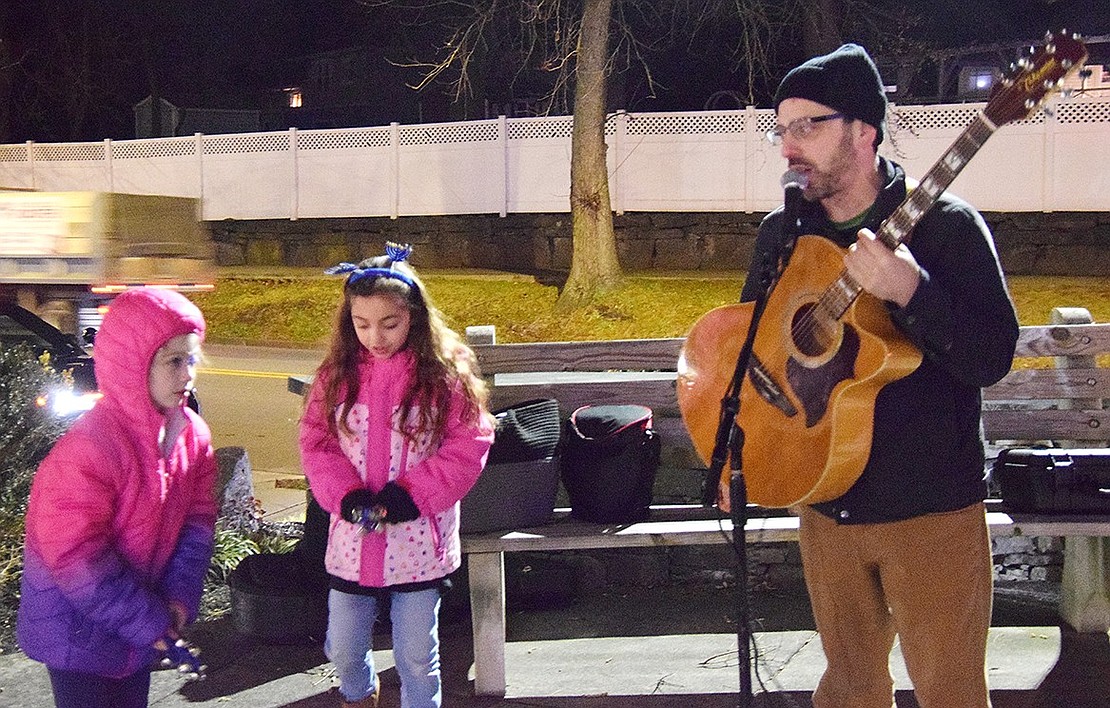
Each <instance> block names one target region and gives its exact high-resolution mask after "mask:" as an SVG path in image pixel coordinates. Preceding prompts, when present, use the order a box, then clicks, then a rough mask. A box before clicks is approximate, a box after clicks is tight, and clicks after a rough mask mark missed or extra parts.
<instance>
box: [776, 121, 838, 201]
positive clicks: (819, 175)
mask: <svg viewBox="0 0 1110 708" xmlns="http://www.w3.org/2000/svg"><path fill="white" fill-rule="evenodd" d="M838 148H839V149H838V150H836V152H834V153H833V155H832V158H831V160H830V162H829V165H828V167H827V168H826V169H823V170H822V169H818V168H817V166H816V165H814V164H812V163H808V162H797V163H793V164H791V165H790V167H791V168H793V167H794V166H795V165H800V166H802V167H804V168H805V169H806V171H807V173H808V176H809V183H808V184H806V188H805V190H804V191H803V192H802V196H804V197H805V198H806V201H810V202H817V201H821V200H822V199H828V198H830V197H833V196H836V195H837V194H838V193H839V192H840V191H841V190H843V189H844V184H845V182H846V181H847V179H846V178H847V176H848V173H849V172H850V171H851V169H852V164H851V158H850V156H851V154H852V137H851V135H850V134H849V133H848V130H847V129H846V128H845V130H844V132H843V133H842V135H841V140H840V145H839V146H838Z"/></svg>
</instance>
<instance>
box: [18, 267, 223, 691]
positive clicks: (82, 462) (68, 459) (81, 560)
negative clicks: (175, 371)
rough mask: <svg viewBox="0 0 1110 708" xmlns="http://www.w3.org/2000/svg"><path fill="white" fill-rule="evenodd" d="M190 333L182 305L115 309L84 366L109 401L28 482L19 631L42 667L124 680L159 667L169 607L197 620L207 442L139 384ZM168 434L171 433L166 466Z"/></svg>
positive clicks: (139, 293)
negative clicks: (91, 368)
mask: <svg viewBox="0 0 1110 708" xmlns="http://www.w3.org/2000/svg"><path fill="white" fill-rule="evenodd" d="M192 332H195V333H197V334H200V335H201V336H203V334H204V319H203V317H202V316H201V313H200V310H198V309H197V307H196V306H195V305H193V304H192V303H191V302H189V301H188V300H187V299H186V298H185V297H184V296H182V295H180V294H178V293H174V292H171V291H165V290H156V289H148V288H140V289H136V290H130V291H127V292H125V293H123V294H121V295H120V296H119V297H117V298H116V299H115V301H114V302H113V303H112V307H111V309H110V310H109V312H108V314H107V316H105V318H104V324H103V326H102V327H101V329H100V331H99V332H98V333H97V337H96V346H95V351H94V354H93V358H94V362H95V366H96V376H97V381H98V384H99V386H100V390H101V391H102V392H103V393H104V397H103V398H102V399H101V400H100V401H99V402H97V404H96V406H95V407H94V408H93V409H92V410H91V411H89V412H88V413H86V414H84V415H83V416H82V417H81V418H80V419H79V420H78V421H77V422H76V423H74V425H73V427H72V428H70V430H69V431H68V432H67V433H66V434H65V435H63V436H62V438H61V439H60V440H59V441H58V443H57V444H56V445H55V446H54V448H53V449H52V450H51V451H50V454H49V455H48V456H47V457H46V459H45V460H43V462H42V464H41V465H40V466H39V469H38V471H37V472H36V474H35V479H34V483H33V485H32V488H31V498H30V503H29V506H28V510H27V538H26V546H25V549H24V570H23V585H22V597H21V601H20V607H19V616H18V622H17V631H18V638H19V644H20V647H21V648H22V649H23V651H24V652H26V654H27V655H28V656H30V657H31V658H32V659H37V660H38V661H41V662H43V663H45V664H46V665H47V666H50V667H52V668H58V669H64V670H78V671H84V672H88V673H95V674H99V675H102V676H110V677H122V676H127V675H130V674H132V673H134V672H135V671H137V670H139V669H142V668H144V667H146V666H148V665H149V664H150V663H151V662H152V661H153V660H154V659H155V658H156V652H155V651H154V649H152V648H151V645H152V644H153V643H154V642H155V640H157V639H158V638H159V637H161V636H162V635H163V634H164V633H165V632H166V630H167V629H169V627H170V626H171V624H172V620H171V616H170V612H169V609H168V603H169V602H170V601H177V602H180V603H181V604H182V605H183V606H184V607H185V608H186V609H187V611H188V614H189V619H193V618H195V616H196V612H197V607H198V605H199V602H200V595H201V590H202V585H203V581H204V576H205V573H206V572H207V569H208V563H209V561H210V559H211V556H212V546H213V527H214V524H215V521H216V510H217V507H216V500H215V481H216V463H215V458H214V455H213V452H212V445H211V436H210V433H209V431H208V426H207V425H206V424H205V423H204V421H203V420H201V418H200V417H199V416H197V415H196V414H194V413H193V412H192V411H191V410H188V409H185V408H184V407H183V408H181V409H176V410H174V411H172V412H171V414H170V415H169V416H164V415H163V414H162V413H161V412H160V411H159V410H158V409H157V408H156V407H155V405H154V403H153V402H152V401H151V398H150V390H149V386H148V383H147V379H148V374H149V370H150V364H151V361H152V359H153V357H154V353H155V352H156V351H157V350H158V349H159V348H160V347H161V346H162V345H163V344H165V343H166V342H167V341H168V340H170V339H172V338H173V337H176V336H178V335H181V334H188V333H192ZM167 424H170V425H169V426H168V427H170V428H171V430H179V431H180V432H178V433H177V434H176V439H175V440H174V441H173V442H172V443H169V444H167V446H166V449H167V452H166V454H165V455H163V454H162V450H161V449H160V447H159V436H160V435H161V434H163V432H162V431H163V430H164V429H165V428H166V427H167ZM171 434H172V432H171Z"/></svg>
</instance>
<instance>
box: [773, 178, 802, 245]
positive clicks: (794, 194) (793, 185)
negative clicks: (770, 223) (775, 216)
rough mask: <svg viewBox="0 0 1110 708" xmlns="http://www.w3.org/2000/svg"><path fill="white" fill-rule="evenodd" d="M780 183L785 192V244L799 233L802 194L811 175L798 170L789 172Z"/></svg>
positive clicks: (783, 225)
mask: <svg viewBox="0 0 1110 708" xmlns="http://www.w3.org/2000/svg"><path fill="white" fill-rule="evenodd" d="M779 183H780V184H782V187H783V190H784V192H785V194H784V197H783V203H782V204H783V209H782V236H783V242H784V243H785V242H786V241H787V240H788V239H790V238H792V237H794V236H796V235H797V233H798V209H799V207H801V204H802V192H803V191H804V190H805V188H806V185H808V184H809V175H808V174H806V173H804V172H799V171H797V170H787V171H786V172H784V173H783V175H782V179H781V180H779Z"/></svg>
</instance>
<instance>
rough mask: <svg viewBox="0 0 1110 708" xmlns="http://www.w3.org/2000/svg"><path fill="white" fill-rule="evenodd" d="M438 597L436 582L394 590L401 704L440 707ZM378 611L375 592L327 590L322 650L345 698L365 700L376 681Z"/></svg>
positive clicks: (407, 707)
mask: <svg viewBox="0 0 1110 708" xmlns="http://www.w3.org/2000/svg"><path fill="white" fill-rule="evenodd" d="M439 602H440V593H439V589H438V588H432V589H430V590H420V591H417V592H395V593H393V594H392V595H390V613H389V618H390V620H391V621H392V622H393V661H394V663H395V664H396V666H397V675H398V676H400V678H401V708H439V706H440V705H441V704H442V702H443V687H442V684H441V680H440V671H439ZM377 617H378V600H377V598H375V597H374V596H373V595H352V594H350V593H345V592H340V591H338V590H331V591H329V593H328V634H327V638H326V640H325V641H324V653H325V654H326V655H327V657H328V659H329V660H331V662H332V663H333V664H335V670H336V673H337V674H338V675H339V692H340V693H341V694H343V698H344V699H345V700H348V701H359V700H362V699H363V698H366V697H367V696H369V695H370V694H371V693H373V692H374V690H375V688H376V687H377V685H378V677H377V672H376V671H375V670H374V653H373V639H374V620H375V619H377Z"/></svg>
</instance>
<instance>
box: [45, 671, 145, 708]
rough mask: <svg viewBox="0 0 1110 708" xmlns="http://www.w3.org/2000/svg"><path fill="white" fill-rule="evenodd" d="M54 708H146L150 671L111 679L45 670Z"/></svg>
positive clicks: (76, 672)
mask: <svg viewBox="0 0 1110 708" xmlns="http://www.w3.org/2000/svg"><path fill="white" fill-rule="evenodd" d="M47 670H48V671H49V672H50V687H51V688H53V689H54V705H55V706H56V708H146V706H147V695H148V694H149V693H150V671H149V670H148V669H142V670H140V671H136V672H135V673H133V674H131V675H130V676H125V677H123V678H119V679H114V678H108V677H106V676H98V675H97V674H87V673H84V672H81V671H63V670H62V669H51V668H49V667H48V668H47Z"/></svg>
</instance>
